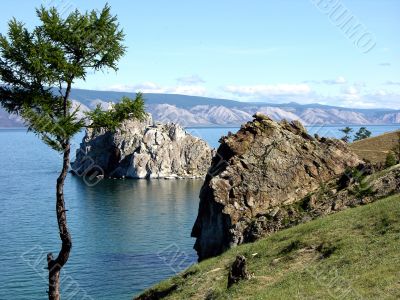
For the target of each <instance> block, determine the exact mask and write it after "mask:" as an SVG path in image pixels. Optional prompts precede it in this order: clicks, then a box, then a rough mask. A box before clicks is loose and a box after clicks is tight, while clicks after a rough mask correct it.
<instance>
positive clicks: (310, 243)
mask: <svg viewBox="0 0 400 300" xmlns="http://www.w3.org/2000/svg"><path fill="white" fill-rule="evenodd" d="M255 253H257V255H253V254H255ZM237 254H242V255H245V256H246V257H247V258H248V270H249V272H251V273H253V276H252V278H251V279H250V280H246V281H242V282H240V283H239V284H238V285H236V286H233V287H232V288H230V289H229V290H227V288H226V285H227V275H228V268H229V266H230V265H231V263H232V262H233V261H234V259H235V257H236V255H237ZM175 285H176V286H177V288H176V290H175V291H173V292H172V293H170V294H169V295H168V297H167V299H335V298H336V299H337V298H341V299H399V298H400V195H395V196H391V197H389V198H386V199H383V200H379V201H377V202H375V203H372V204H369V205H366V206H362V207H357V208H353V209H348V210H346V211H343V212H339V213H337V214H333V215H330V216H328V217H324V218H321V219H318V220H315V221H311V222H309V223H306V224H302V225H299V226H296V227H293V228H290V229H287V230H283V231H281V232H277V233H275V234H273V235H272V236H270V237H268V238H266V239H263V240H260V241H257V242H255V243H252V244H246V245H241V246H239V247H237V248H234V249H231V250H229V251H228V252H226V253H224V254H223V255H221V256H219V257H216V258H212V259H209V260H206V261H204V262H201V263H200V264H197V265H194V266H192V267H191V268H189V269H188V270H186V271H185V272H184V273H182V274H180V275H178V276H176V277H174V278H171V279H169V280H167V281H164V282H162V283H160V284H159V285H158V286H156V287H154V288H153V289H152V290H153V291H165V290H168V289H170V288H171V287H173V286H175Z"/></svg>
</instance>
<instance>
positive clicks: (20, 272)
mask: <svg viewBox="0 0 400 300" xmlns="http://www.w3.org/2000/svg"><path fill="white" fill-rule="evenodd" d="M342 127H343V126H337V127H336V126H329V127H313V128H309V131H310V132H311V133H315V132H317V133H319V134H320V135H321V136H323V135H325V136H336V137H338V136H341V133H340V132H339V131H338V129H339V128H342ZM358 128H359V127H356V129H358ZM368 129H370V130H371V131H372V132H373V133H374V134H380V133H383V132H387V131H392V130H396V129H399V126H368ZM236 130H237V128H200V129H199V128H189V129H188V131H189V132H191V133H193V134H195V135H197V136H200V137H202V138H204V139H206V140H207V141H208V142H209V143H210V145H212V146H213V147H216V146H217V145H218V139H219V138H220V136H221V135H224V134H226V133H227V132H228V131H232V132H235V131H236ZM81 137H82V135H80V136H78V137H77V139H76V141H75V145H77V144H78V142H79V140H80V138H81ZM60 162H61V160H60V157H59V156H58V155H57V154H56V153H54V151H52V150H50V149H48V148H47V147H46V146H45V145H43V143H42V142H41V141H40V140H38V139H37V138H36V137H35V136H34V135H33V134H27V133H26V132H25V131H24V130H6V129H4V130H0V299H1V300H8V299H46V298H47V294H46V290H47V287H46V284H47V282H46V281H47V277H46V276H47V272H46V270H45V267H46V263H45V260H44V259H45V255H46V253H47V252H54V253H57V251H58V250H59V246H60V242H59V237H58V234H57V224H56V220H55V213H54V206H55V203H54V202H55V200H54V198H55V192H54V185H55V180H56V177H57V176H58V172H59V169H60ZM201 185H202V181H201V180H176V181H174V180H172V181H169V180H152V181H147V180H103V181H101V182H100V183H99V184H97V185H96V186H94V187H89V186H87V185H86V184H84V183H83V182H82V181H81V180H80V179H79V178H77V177H73V176H70V175H69V176H68V178H67V182H66V187H65V194H66V203H67V208H68V210H69V212H68V221H69V226H70V230H71V233H72V238H73V243H74V244H73V245H74V246H73V250H72V253H71V257H70V260H69V262H68V264H67V265H66V267H65V268H64V276H63V277H62V278H63V279H64V280H65V281H64V282H63V284H62V286H63V291H64V297H66V296H68V297H70V298H65V299H83V298H84V296H86V297H87V298H85V299H107V300H114V299H131V298H132V296H133V295H134V294H136V293H138V292H140V291H142V290H143V289H145V288H147V287H149V286H151V285H153V284H154V283H156V282H158V281H160V280H162V279H164V278H167V277H169V276H171V275H173V274H174V273H176V272H177V271H179V270H181V269H182V268H184V267H186V266H188V265H189V264H191V263H193V262H194V261H195V260H196V255H195V252H194V251H193V249H192V246H193V243H194V240H193V239H191V238H190V230H191V227H192V225H193V222H194V220H195V217H196V214H197V208H198V193H199V190H200V187H201Z"/></svg>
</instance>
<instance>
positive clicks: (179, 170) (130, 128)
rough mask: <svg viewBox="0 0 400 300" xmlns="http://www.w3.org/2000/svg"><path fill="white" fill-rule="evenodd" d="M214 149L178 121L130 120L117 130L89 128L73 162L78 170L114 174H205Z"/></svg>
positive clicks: (73, 167) (154, 175)
mask: <svg viewBox="0 0 400 300" xmlns="http://www.w3.org/2000/svg"><path fill="white" fill-rule="evenodd" d="M212 155H213V150H212V149H211V148H210V147H209V146H208V144H207V143H206V142H205V141H203V140H201V139H199V138H197V137H194V136H192V135H190V134H188V133H187V132H186V131H185V130H184V129H183V128H182V127H181V126H179V125H177V124H172V123H169V124H153V121H152V118H151V115H148V117H147V118H146V119H145V120H144V121H138V120H127V121H125V122H124V123H123V124H122V125H121V127H120V128H118V129H117V130H116V131H115V132H111V131H107V130H104V129H98V130H94V129H87V130H86V134H85V137H84V138H83V141H82V143H81V145H80V148H79V149H78V150H77V153H76V160H75V162H74V163H73V164H72V171H73V173H75V174H78V175H80V174H82V173H86V174H87V173H89V175H90V172H91V170H93V171H97V172H98V170H101V171H100V173H102V176H105V177H106V178H107V177H111V178H197V177H204V176H205V175H206V173H207V170H208V168H209V166H210V164H211V159H212Z"/></svg>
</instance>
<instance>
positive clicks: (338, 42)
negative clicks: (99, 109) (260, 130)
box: [0, 0, 400, 109]
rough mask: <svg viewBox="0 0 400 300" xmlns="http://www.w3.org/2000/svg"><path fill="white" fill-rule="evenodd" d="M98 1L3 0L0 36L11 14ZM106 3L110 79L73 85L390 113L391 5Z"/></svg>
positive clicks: (344, 1) (398, 83) (393, 84)
mask: <svg viewBox="0 0 400 300" xmlns="http://www.w3.org/2000/svg"><path fill="white" fill-rule="evenodd" d="M82 3H83V4H82ZM105 3H106V1H85V2H83V1H77V0H43V1H36V0H34V1H32V0H30V1H28V0H19V1H3V3H2V9H1V11H0V20H1V21H0V32H2V33H5V32H6V30H7V20H9V19H10V18H12V17H16V18H17V19H19V20H22V21H24V22H25V23H26V24H27V25H28V26H33V25H34V24H37V19H36V15H35V11H34V8H35V7H38V6H40V5H41V4H43V5H45V6H56V7H58V8H59V10H61V11H64V12H65V13H68V12H69V11H71V9H75V8H78V9H80V10H87V9H101V8H102V7H103V6H104V4H105ZM108 3H109V4H110V5H111V7H112V11H113V13H114V14H117V15H118V18H119V21H120V24H121V27H123V28H124V31H125V33H126V45H127V46H128V52H127V54H126V56H125V57H124V58H123V59H122V60H121V62H120V64H119V71H118V72H117V73H115V72H106V73H97V74H92V75H89V76H88V78H87V80H86V82H81V81H80V82H76V85H75V86H76V87H80V88H87V89H97V90H118V91H139V90H140V91H143V92H160V93H179V94H187V95H200V96H210V97H219V98H228V99H237V100H241V101H265V102H275V103H280V102H291V101H295V102H298V103H311V102H318V103H322V104H332V105H340V106H347V107H365V108H368V107H390V108H398V109H400V68H399V62H400V60H399V58H400V34H399V31H398V30H399V28H400V26H399V25H400V18H399V13H400V1H397V0H379V1H378V0H375V1H372V0H359V1H357V0H341V1H339V0H337V1H336V0H283V1H272V0H269V1H267V0H249V1H237V0H218V1H215V0H214V1H211V0H203V1H190V0H186V1H183V0H181V1H176V0H169V1H164V0H163V1H162V0H159V1H151V0H149V1H117V0H109V1H108Z"/></svg>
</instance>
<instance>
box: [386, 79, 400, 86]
mask: <svg viewBox="0 0 400 300" xmlns="http://www.w3.org/2000/svg"><path fill="white" fill-rule="evenodd" d="M385 84H387V85H400V81H392V80H388V81H386V82H385Z"/></svg>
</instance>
